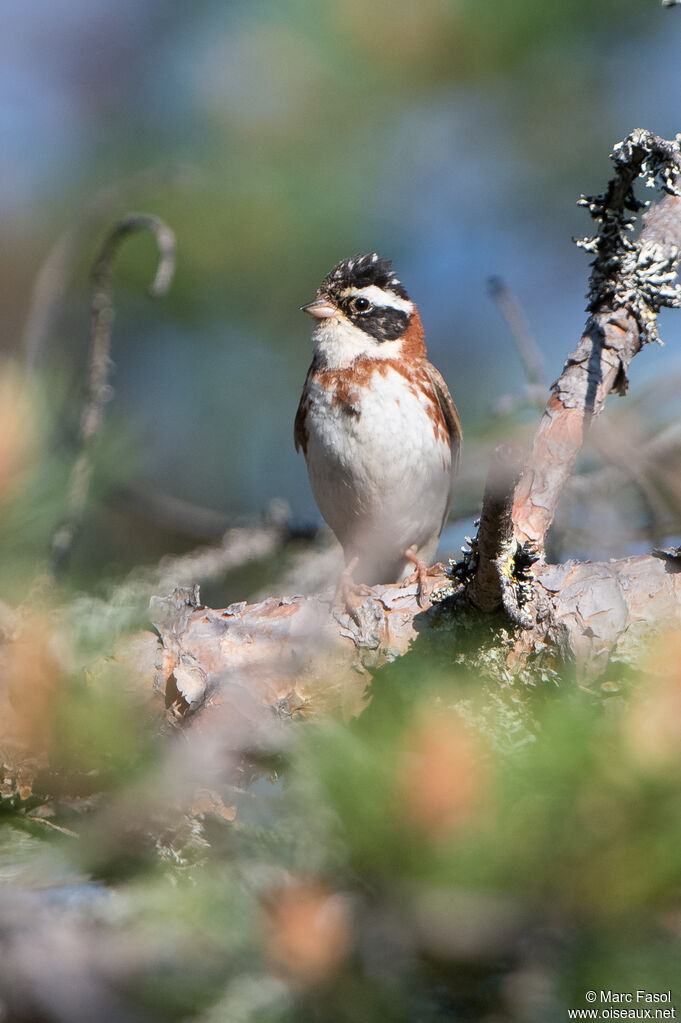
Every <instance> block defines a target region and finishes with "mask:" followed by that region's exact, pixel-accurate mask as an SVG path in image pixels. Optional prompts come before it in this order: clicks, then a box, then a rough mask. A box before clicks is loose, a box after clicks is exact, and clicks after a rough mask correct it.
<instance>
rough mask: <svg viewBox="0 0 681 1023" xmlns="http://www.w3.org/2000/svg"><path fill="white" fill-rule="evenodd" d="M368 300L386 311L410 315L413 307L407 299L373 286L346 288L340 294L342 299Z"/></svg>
mask: <svg viewBox="0 0 681 1023" xmlns="http://www.w3.org/2000/svg"><path fill="white" fill-rule="evenodd" d="M350 296H352V297H353V298H368V299H369V301H370V302H371V303H372V304H373V305H375V306H380V307H381V308H386V309H398V310H399V311H400V312H404V313H410V312H411V311H412V310H413V308H414V306H413V303H412V302H410V301H409V300H408V299H405V298H400V296H399V295H395V294H394V292H392V291H384V290H383V289H382V288H378V287H376V285H375V284H370V285H368V287H366V288H346V289H345V291H342V292H341V297H342V298H349V297H350Z"/></svg>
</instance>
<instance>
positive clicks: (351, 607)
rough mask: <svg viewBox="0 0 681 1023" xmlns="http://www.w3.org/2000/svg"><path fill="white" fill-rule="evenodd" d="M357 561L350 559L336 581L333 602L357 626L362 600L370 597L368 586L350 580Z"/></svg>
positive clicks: (356, 559) (355, 558)
mask: <svg viewBox="0 0 681 1023" xmlns="http://www.w3.org/2000/svg"><path fill="white" fill-rule="evenodd" d="M358 561H359V558H358V557H354V558H351V559H350V561H348V563H347V565H346V566H345V568H344V569H343V572H342V574H341V577H340V579H339V580H338V586H337V587H336V593H335V595H334V598H333V602H334V604H337V605H340V606H341V607H342V608H344V610H345V611H347V613H348V614H349V615H350V617H351V618H352V620H353V621H354V622H356V623H357V625H361V622H360V618H359V609H360V607H361V606H362V603H363V601H364V598H365V597H369V596H371V592H372V591H371V587H370V586H366V585H365V584H364V583H356V582H355V580H354V579H353V578H352V573H353V572H354V571H355V568H356V567H357V562H358Z"/></svg>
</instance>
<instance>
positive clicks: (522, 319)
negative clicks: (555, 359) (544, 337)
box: [487, 277, 546, 389]
mask: <svg viewBox="0 0 681 1023" xmlns="http://www.w3.org/2000/svg"><path fill="white" fill-rule="evenodd" d="M487 284H488V290H489V296H490V298H491V299H492V301H493V302H494V304H495V305H496V307H497V309H498V310H499V312H500V313H501V315H502V316H503V318H504V320H505V321H506V324H507V326H508V328H509V330H510V332H511V335H512V337H513V340H514V341H515V345H516V348H517V349H518V354H519V355H520V358H521V360H522V363H523V366H524V367H525V373H526V375H527V379H528V382H529V384H530V385H531V386H532V385H536V386H538V387H543V388H544V389H545V388H546V367H545V366H544V358H543V356H542V353H541V350H540V348H539V345H538V344H537V341H536V338H535V337H534V334H533V333H532V328H531V327H530V321H529V319H528V318H527V314H526V313H525V310H524V309H523V306H522V304H521V303H520V301H519V300H518V298H517V297H516V295H514V294H513V292H512V291H511V289H510V288H509V287H508V285H507V284H506V283H505V282H504V281H503V280H502V279H501V277H490V278H489V280H488V282H487Z"/></svg>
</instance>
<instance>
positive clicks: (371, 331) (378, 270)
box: [301, 252, 425, 369]
mask: <svg viewBox="0 0 681 1023" xmlns="http://www.w3.org/2000/svg"><path fill="white" fill-rule="evenodd" d="M301 309H302V310H303V312H306V313H309V315H310V316H313V317H314V318H315V319H316V320H317V323H316V325H315V328H314V331H313V334H312V338H313V340H314V341H315V342H316V344H317V351H318V353H319V356H320V358H321V361H322V362H323V363H324V364H325V365H327V366H328V367H329V368H330V369H344V368H346V367H347V366H350V365H352V363H353V362H355V361H356V360H357V359H362V358H369V359H394V358H399V357H403V356H414V355H416V356H421V355H425V345H424V341H423V329H422V327H421V320H420V318H419V314H418V312H417V309H416V306H415V305H414V303H413V302H412V301H410V299H409V296H408V294H407V292H406V289H405V287H404V285H403V284H402V283H401V282H400V281H399V280H398V278H397V276H396V274H395V273H394V271H393V269H392V263H391V262H390V260H389V259H379V257H378V256H377V254H376V253H375V252H371V253H369V254H368V255H366V256H353V257H352V259H343V260H341V262H340V263H338V264H337V265H336V266H335V267H334V268H333V270H331V271H330V272H329V273H328V274H327V275H326V277H325V278H324V280H323V281H322V283H321V285H320V288H319V290H318V292H317V297H316V298H315V299H314V301H312V302H309V303H308V304H307V305H304V306H301Z"/></svg>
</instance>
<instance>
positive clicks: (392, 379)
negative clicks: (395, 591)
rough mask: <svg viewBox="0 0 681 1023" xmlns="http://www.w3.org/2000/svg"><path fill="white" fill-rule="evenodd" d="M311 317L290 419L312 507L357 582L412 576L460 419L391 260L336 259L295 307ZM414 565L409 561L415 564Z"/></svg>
mask: <svg viewBox="0 0 681 1023" xmlns="http://www.w3.org/2000/svg"><path fill="white" fill-rule="evenodd" d="M301 309H302V310H303V312H306V313H309V315H310V316H313V317H314V318H315V320H316V321H317V322H316V324H315V327H314V330H313V332H312V339H313V341H314V342H315V353H314V357H313V359H312V365H311V366H310V368H309V370H308V374H307V378H306V380H305V386H304V387H303V394H302V397H301V399H300V405H299V407H298V412H297V415H296V420H295V428H294V441H295V445H296V450H299V449H302V451H303V453H304V455H305V460H306V462H307V469H308V474H309V477H310V484H311V486H312V492H313V494H314V496H315V499H316V501H317V504H318V506H319V510H320V511H321V513H322V515H323V516H324V519H325V521H326V522H327V523H328V525H329V526H330V527H331V529H332V530H333V532H334V533H335V534H336V537H337V538H338V540H339V541H340V544H341V546H342V548H343V553H344V556H345V563H346V574H348V575H349V576H350V578H351V579H352V581H353V583H354V584H368V585H375V584H376V583H390V582H403V583H405V582H407V581H418V583H419V594H420V595H422V594H423V593H424V590H425V586H426V572H427V563H428V562H429V561H430V560H431V559H432V557H433V555H434V553H435V548H436V547H437V544H438V540H439V538H440V533H441V532H442V527H443V526H444V523H445V520H446V518H447V512H448V510H449V501H450V492H451V487H452V480H453V477H454V473H455V471H456V468H457V464H458V459H459V450H460V446H461V423H460V421H459V416H458V413H457V411H456V407H455V405H454V402H453V401H452V399H451V396H450V394H449V391H448V390H447V385H446V384H445V382H444V380H443V379H442V377H441V376H440V374H439V373H438V371H437V370H436V369H435V367H434V366H433V365H431V363H430V362H428V359H427V358H426V346H425V340H424V333H423V326H422V324H421V318H420V316H419V313H418V310H417V308H416V306H415V304H414V303H413V302H412V301H411V300H410V299H409V296H408V294H407V292H406V289H405V288H404V286H403V285H402V284H401V283H400V281H399V280H398V278H397V277H396V275H395V273H394V272H393V269H392V263H391V261H390V260H388V259H379V257H378V255H377V254H376V253H375V252H372V253H369V254H368V255H365V256H355V257H353V258H352V259H344V260H342V261H341V262H340V263H338V265H337V266H335V267H334V268H333V270H331V271H330V273H328V274H327V275H326V277H325V278H324V280H323V281H322V283H321V286H320V288H319V290H318V291H317V297H316V298H315V299H314V301H312V302H309V303H308V304H307V305H304V306H301ZM414 566H415V571H414Z"/></svg>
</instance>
